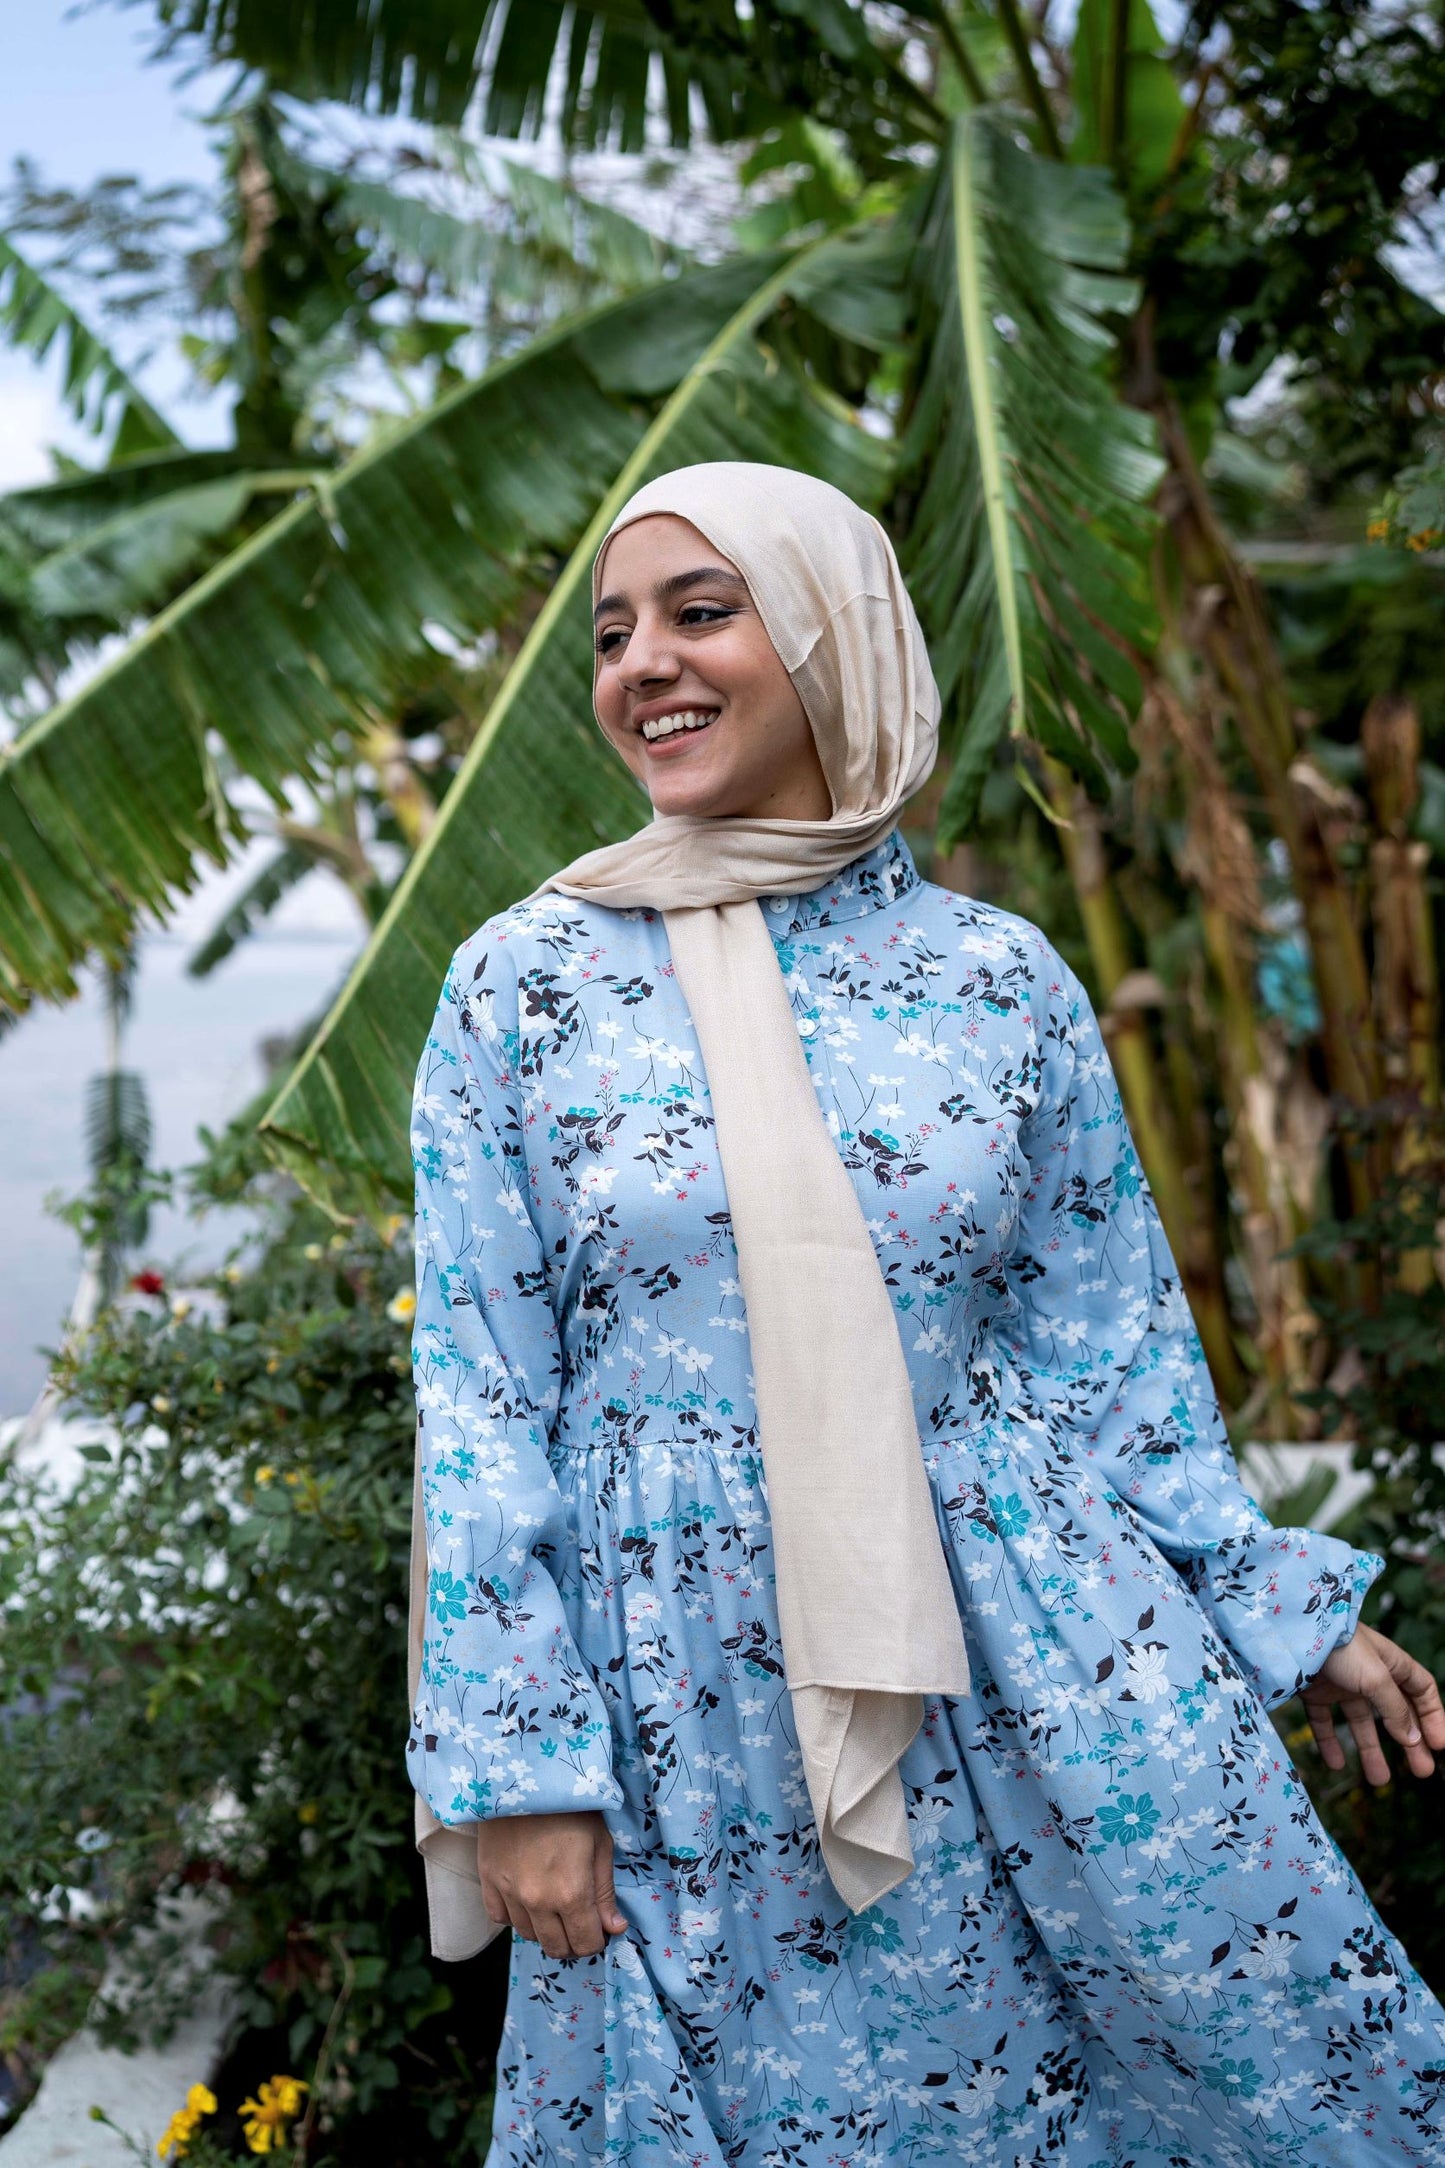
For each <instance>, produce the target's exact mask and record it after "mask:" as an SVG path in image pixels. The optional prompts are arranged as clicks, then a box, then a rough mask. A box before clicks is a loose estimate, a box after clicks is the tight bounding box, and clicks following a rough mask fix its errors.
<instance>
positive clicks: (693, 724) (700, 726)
mask: <svg viewBox="0 0 1445 2168" xmlns="http://www.w3.org/2000/svg"><path fill="white" fill-rule="evenodd" d="M712 720H713V717H712V714H711V713H710V712H708V713H704V711H703V710H702V709H700V708H686V709H683V710H681V711H680V712H679V713H678V714H676V715H659V716H658V718H657V720H656V722H652V723H644V724H643V726H642V735H643V737H644V738H646V739H647V741H648V743H649V744H651V743H652V741H653V740H654V739H655V738H670V737H671V736H672V735H673V733H674V732H675V731H678V730H705V729H706V728H707V726H708V724H709V723H710V722H711V721H712Z"/></svg>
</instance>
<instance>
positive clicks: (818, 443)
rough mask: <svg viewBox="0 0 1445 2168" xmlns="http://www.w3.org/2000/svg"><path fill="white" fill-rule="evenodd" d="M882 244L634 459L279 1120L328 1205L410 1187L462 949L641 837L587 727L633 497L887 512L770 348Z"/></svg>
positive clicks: (856, 435) (864, 466) (702, 378)
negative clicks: (815, 481)
mask: <svg viewBox="0 0 1445 2168" xmlns="http://www.w3.org/2000/svg"><path fill="white" fill-rule="evenodd" d="M868 240H869V237H868V236H866V235H860V236H857V237H856V238H855V237H854V236H851V235H845V236H842V237H840V238H839V239H836V240H831V241H826V242H822V243H817V244H814V246H813V247H812V248H810V249H807V250H805V251H803V252H802V253H801V254H800V255H799V256H797V257H796V258H795V259H794V260H792V261H791V262H790V263H788V264H786V265H784V267H783V268H782V269H781V270H778V271H777V272H776V273H775V274H774V276H773V277H772V278H771V279H770V280H769V281H768V282H767V283H766V284H765V285H763V286H761V287H760V288H759V289H758V290H757V291H755V292H754V293H752V294H750V295H749V296H748V297H747V298H746V300H745V301H744V302H743V305H742V306H741V307H740V308H739V309H738V311H737V313H736V314H735V315H734V317H733V318H732V320H731V321H730V322H729V323H728V324H726V325H725V326H724V327H723V328H722V330H721V331H719V333H718V335H717V337H716V338H715V339H714V341H713V343H712V345H711V346H710V347H709V349H708V351H707V353H706V354H705V355H703V356H702V357H701V359H700V360H699V361H698V363H697V364H696V366H695V367H694V368H693V369H692V370H691V371H690V373H689V374H688V375H687V377H686V379H685V380H684V381H683V382H682V383H681V384H680V386H679V388H678V390H677V391H676V392H675V393H674V394H673V396H672V398H671V399H670V400H669V401H668V403H667V405H666V406H665V407H664V408H663V410H662V412H661V413H660V414H659V415H658V417H657V419H656V421H655V422H654V423H653V425H652V427H651V428H650V429H649V430H648V431H647V433H646V435H645V436H644V437H643V439H642V441H641V442H640V443H639V444H638V445H636V447H635V448H634V449H632V451H631V452H630V456H628V457H627V458H626V459H625V460H624V461H620V462H619V465H618V469H617V471H616V472H615V474H614V476H613V478H612V481H611V484H610V486H609V488H608V490H607V493H606V495H605V497H604V498H603V499H602V502H601V503H600V505H599V506H598V507H597V510H596V513H595V515H594V517H593V519H592V521H591V522H590V524H589V526H588V529H587V532H586V533H585V534H584V535H583V536H582V538H581V540H580V542H579V543H578V545H577V548H576V550H575V552H574V553H573V555H572V557H571V560H570V562H569V563H568V565H567V568H566V570H565V571H564V572H563V574H562V576H561V578H560V579H559V580H558V581H557V583H556V585H555V587H554V588H553V590H552V592H551V594H550V596H549V597H548V600H547V602H546V604H545V606H544V608H543V609H542V611H541V613H540V615H539V616H538V618H537V620H536V622H535V624H534V625H533V627H532V630H531V632H530V634H529V636H528V638H527V641H526V643H525V645H524V646H523V648H522V650H521V652H520V654H519V655H518V657H517V660H516V662H515V663H514V664H513V666H512V669H511V671H510V672H509V673H508V676H507V678H506V680H505V682H504V684H503V686H502V689H501V692H500V694H499V696H498V698H497V700H496V702H495V703H494V705H493V707H492V709H491V711H490V712H489V714H488V716H487V718H486V720H485V722H484V723H483V725H482V728H481V730H480V731H479V732H478V735H477V737H476V740H475V741H474V743H473V745H472V747H471V749H470V751H469V753H468V755H467V759H466V761H465V763H464V765H463V767H462V769H461V771H460V773H459V774H458V776H457V778H456V780H455V782H454V783H453V784H452V787H451V789H450V791H449V792H448V793H447V796H446V799H445V800H444V802H443V804H442V808H441V811H440V814H439V816H438V819H437V823H436V826H435V827H434V829H433V830H432V832H431V834H430V836H429V837H428V839H427V841H426V843H425V844H424V845H423V846H422V848H421V850H419V851H418V853H417V854H416V856H415V857H414V858H413V859H412V861H411V863H410V865H409V866H408V868H407V870H406V872H405V873H404V874H403V876H402V879H401V881H400V882H399V884H398V886H397V888H396V890H395V891H394V893H393V895H392V898H391V901H390V903H389V904H388V907H387V910H386V912H385V914H384V916H383V918H382V920H381V922H380V924H379V925H378V928H377V931H376V933H375V935H374V936H373V938H372V940H371V942H370V944H369V946H368V947H367V949H366V952H365V954H364V955H363V957H362V958H361V960H360V962H359V963H358V965H357V967H356V969H355V971H354V973H353V975H352V977H351V979H350V981H349V982H348V984H347V986H346V989H345V991H344V992H343V994H342V996H341V998H340V1000H339V1002H338V1003H337V1005H336V1007H335V1009H334V1010H333V1011H332V1013H331V1015H330V1017H329V1018H328V1019H327V1022H326V1024H325V1025H324V1027H323V1029H322V1031H321V1032H320V1034H319V1035H318V1037H317V1038H316V1040H315V1041H314V1042H313V1043H312V1045H311V1047H310V1048H309V1049H308V1051H307V1053H306V1054H305V1055H304V1057H303V1058H302V1060H301V1062H300V1063H299V1064H298V1066H297V1069H296V1071H295V1073H294V1075H293V1076H292V1077H291V1079H290V1080H289V1082H288V1083H287V1085H286V1087H285V1089H284V1090H283V1091H282V1093H281V1095H280V1097H279V1098H278V1100H277V1102H276V1104H275V1106H273V1107H272V1109H271V1110H270V1113H269V1114H268V1116H267V1119H266V1124H265V1127H264V1130H263V1136H264V1139H265V1141H266V1142H267V1145H268V1148H269V1149H270V1150H272V1151H273V1152H274V1153H275V1154H276V1156H277V1157H278V1158H280V1159H282V1160H284V1161H285V1163H286V1164H288V1165H289V1166H290V1167H291V1168H292V1169H293V1171H295V1172H296V1173H297V1174H298V1175H299V1176H300V1178H301V1179H302V1180H303V1181H304V1182H305V1183H306V1185H307V1186H308V1187H309V1188H311V1189H312V1190H313V1191H314V1192H315V1193H317V1194H318V1195H321V1196H322V1197H323V1198H327V1199H329V1200H330V1201H331V1202H332V1203H334V1204H344V1205H354V1204H355V1203H356V1202H357V1201H358V1200H360V1199H368V1198H369V1199H371V1200H373V1201H374V1200H376V1199H377V1198H378V1197H380V1196H381V1195H382V1194H384V1193H386V1192H387V1191H388V1190H389V1191H390V1192H391V1193H393V1194H400V1193H402V1192H404V1190H405V1189H406V1186H407V1184H408V1182H409V1179H410V1173H409V1166H408V1161H407V1156H406V1148H405V1134H406V1121H405V1117H406V1105H407V1094H408V1091H409V1089H410V1084H411V1077H412V1073H413V1070H414V1067H415V1062H416V1056H417V1051H418V1048H419V1046H420V1044H421V1040H422V1037H423V1036H424V1033H425V1029H426V1023H427V1019H428V1017H429V1015H430V1014H431V1010H432V1007H433V1005H434V1003H435V999H436V994H437V990H438V988H439V986H440V984H441V980H442V976H443V973H444V971H445V968H446V964H447V960H448V958H449V956H450V955H451V953H452V951H453V949H454V948H455V947H456V945H457V943H458V942H459V941H460V940H461V939H462V938H463V937H464V936H465V935H466V934H467V933H468V932H469V931H471V930H472V929H473V928H474V927H475V926H476V925H477V924H478V923H479V922H480V921H481V920H483V919H485V918H486V917H487V916H488V915H489V914H490V913H492V912H493V911H495V910H497V909H499V908H501V907H502V906H504V905H505V904H507V903H509V902H511V901H513V900H514V899H515V898H516V897H517V896H519V895H522V894H525V893H526V892H527V891H528V890H529V889H531V888H533V887H535V886H536V884H537V883H538V882H539V881H540V880H542V879H543V878H545V876H546V874H547V873H548V872H549V871H551V870H552V868H553V867H555V866H556V865H558V864H559V863H562V862H563V861H565V860H567V859H569V858H571V857H573V856H575V855H576V854H577V853H578V852H580V851H583V850H586V849H590V848H591V847H592V846H593V845H595V844H598V843H602V842H608V841H612V840H614V839H616V838H618V837H620V836H623V835H627V834H630V833H631V832H632V830H633V829H635V828H636V827H638V826H639V825H640V823H641V822H642V821H643V819H644V818H645V816H646V811H647V805H646V800H645V798H644V797H643V795H642V793H641V792H640V791H639V790H638V788H637V785H636V784H635V783H634V782H633V780H632V778H631V777H630V776H629V775H628V773H627V771H626V770H625V769H624V768H623V766H622V764H621V763H620V762H619V761H618V760H617V758H616V756H615V754H613V753H612V752H611V751H610V749H609V748H608V747H607V745H606V743H605V741H604V740H603V738H602V735H601V733H600V732H599V730H598V729H597V726H596V723H595V722H594V720H593V718H592V660H593V647H592V628H591V621H590V589H589V580H590V568H591V562H592V557H593V554H594V553H595V550H596V548H597V545H598V543H599V541H600V539H601V537H602V535H603V534H604V533H605V532H606V530H607V527H608V525H609V524H610V523H611V520H612V519H613V517H614V515H615V513H616V511H617V509H618V507H619V506H620V505H621V504H622V503H623V502H624V501H625V499H626V498H627V497H628V496H629V495H630V494H631V493H632V491H633V490H634V489H636V488H637V487H638V486H639V485H640V484H641V483H642V482H643V481H645V480H646V479H648V478H649V477H650V476H651V475H653V474H657V473H662V472H665V471H666V470H667V469H669V468H671V467H675V466H685V465H688V464H691V463H692V462H694V461H699V460H710V459H745V460H746V459H752V460H764V461H768V462H770V463H773V464H777V465H782V466H793V467H798V468H802V469H804V470H806V471H807V472H810V473H815V474H821V475H823V476H824V477H825V478H827V479H828V480H830V481H833V482H835V483H836V484H837V485H838V486H839V487H840V488H842V489H845V490H847V491H848V493H849V494H850V495H851V496H853V497H855V498H857V499H858V500H859V501H860V502H862V503H865V504H871V505H876V504H878V503H879V502H880V501H881V499H882V496H883V494H884V491H885V489H886V487H887V483H888V479H889V475H890V472H891V451H890V447H889V446H888V445H887V444H886V443H884V442H880V440H879V439H877V438H876V437H873V436H871V435H869V434H868V433H867V432H866V431H864V430H863V429H861V428H860V427H859V426H858V423H857V421H856V419H855V417H854V415H853V414H852V412H851V410H850V409H848V408H846V407H844V406H843V405H842V404H841V403H840V402H838V401H837V400H834V399H833V398H831V397H830V396H828V395H826V394H825V393H823V392H821V391H820V390H819V389H818V388H817V386H816V384H815V383H814V382H813V381H812V380H810V379H809V378H808V377H807V376H806V375H805V374H804V372H803V371H802V370H801V369H800V368H795V367H793V366H791V365H790V364H789V362H788V361H787V359H786V358H785V357H784V356H783V355H782V354H780V352H779V351H778V350H777V349H776V348H775V347H773V346H771V345H768V344H765V343H764V342H765V340H766V327H767V321H768V319H769V317H770V316H772V315H773V314H774V312H775V311H776V310H777V309H778V308H779V306H780V305H782V304H784V303H785V302H789V301H792V302H796V303H809V304H812V303H816V302H818V301H819V300H820V299H821V297H822V296H823V295H824V294H825V293H826V292H827V291H828V290H830V289H831V288H833V287H834V286H835V285H842V286H846V285H847V284H848V282H849V281H850V280H851V279H852V278H853V276H854V270H855V261H856V259H857V258H858V257H859V256H860V254H863V253H865V252H866V247H867V243H868Z"/></svg>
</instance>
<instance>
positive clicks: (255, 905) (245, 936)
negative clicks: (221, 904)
mask: <svg viewBox="0 0 1445 2168" xmlns="http://www.w3.org/2000/svg"><path fill="white" fill-rule="evenodd" d="M317 864H318V859H317V855H316V853H315V851H308V850H303V848H302V847H301V845H300V844H299V843H283V844H282V846H281V848H280V850H279V851H277V852H276V854H275V856H274V857H272V858H268V859H267V861H266V863H265V865H264V866H262V868H261V870H260V872H259V873H257V874H256V875H255V877H254V878H253V879H252V880H249V881H248V882H247V883H246V886H245V887H244V888H243V889H242V891H241V893H240V895H239V896H237V897H235V899H234V900H233V901H232V902H231V903H230V904H229V905H228V906H227V908H226V909H225V910H224V911H223V912H222V914H221V916H220V917H219V918H218V919H217V921H216V923H215V925H214V926H213V927H212V928H211V930H210V932H209V933H208V934H207V935H206V938H205V940H204V941H203V942H202V943H201V945H200V947H199V948H198V949H196V950H195V951H194V952H193V954H192V955H190V956H188V957H187V959H186V970H187V972H188V974H189V975H190V977H191V978H193V979H204V978H209V977H210V975H211V973H212V972H213V971H214V970H215V969H216V966H217V965H218V964H223V963H224V962H225V960H226V958H227V957H228V956H229V955H231V954H232V952H233V951H234V950H235V949H237V948H239V947H240V945H241V943H242V942H243V941H246V940H249V938H250V936H251V935H252V934H253V933H254V932H255V931H256V928H257V927H258V926H259V925H261V924H262V922H263V921H264V920H265V919H267V918H269V917H270V915H271V913H272V912H273V911H274V910H275V908H276V906H277V904H278V903H280V902H281V901H282V900H283V899H284V898H285V897H287V896H289V895H290V893H291V891H292V889H293V888H298V887H299V886H300V884H301V883H302V882H303V881H304V880H305V879H306V878H307V876H308V874H312V873H314V872H315V871H316V867H317Z"/></svg>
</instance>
